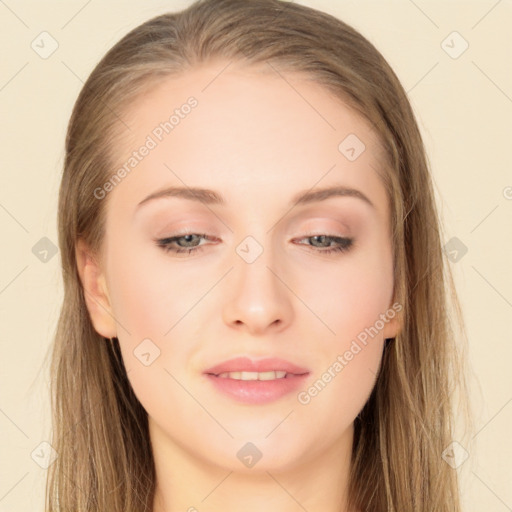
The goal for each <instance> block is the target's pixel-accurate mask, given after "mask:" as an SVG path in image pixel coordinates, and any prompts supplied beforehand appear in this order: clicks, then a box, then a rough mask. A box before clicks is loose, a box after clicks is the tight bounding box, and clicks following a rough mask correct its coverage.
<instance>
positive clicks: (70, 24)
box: [0, 0, 512, 512]
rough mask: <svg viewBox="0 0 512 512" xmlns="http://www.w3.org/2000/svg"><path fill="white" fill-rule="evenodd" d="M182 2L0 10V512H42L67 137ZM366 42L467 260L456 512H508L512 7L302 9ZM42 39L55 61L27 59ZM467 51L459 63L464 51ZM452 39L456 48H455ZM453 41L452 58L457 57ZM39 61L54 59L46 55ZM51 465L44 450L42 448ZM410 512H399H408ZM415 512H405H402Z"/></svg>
mask: <svg viewBox="0 0 512 512" xmlns="http://www.w3.org/2000/svg"><path fill="white" fill-rule="evenodd" d="M188 3H189V2H188V1H177V0H170V1H166V2H165V1H153V2H144V1H142V0H140V1H135V0H131V1H123V2H121V1H119V2H117V1H116V2H114V1H109V2H107V1H102V2H100V1H99V0H92V1H89V2H87V1H85V0H76V1H75V0H73V1H67V2H55V1H53V2H50V1H47V2H38V1H36V0H32V1H15V0H5V1H1V2H0V20H1V21H0V44H1V47H2V49H3V51H2V54H3V55H2V62H3V64H2V67H1V69H0V108H1V109H2V110H1V113H2V114H1V115H2V117H1V119H2V121H1V123H0V124H1V127H0V129H1V140H2V151H1V153H0V159H1V166H0V172H1V173H2V175H1V184H2V188H1V190H0V227H1V233H2V251H1V258H2V264H1V267H0V315H1V361H2V365H1V370H0V371H1V374H0V378H1V394H0V428H1V433H2V435H1V438H0V444H1V453H2V455H1V460H2V464H1V469H0V512H7V511H9V512H12V511H20V512H21V511H30V512H34V511H42V510H43V492H44V481H45V470H44V469H42V468H41V467H40V466H39V465H38V464H36V462H35V461H34V460H33V459H32V458H31V454H32V453H33V452H34V450H35V452H34V459H35V460H37V454H38V453H39V454H41V453H43V452H41V449H42V448H41V447H39V445H40V443H41V442H43V441H45V440H48V439H49V432H50V419H49V418H50V416H49V411H50V405H49V397H48V389H47V373H46V372H47V368H46V367H45V366H43V364H44V357H45V354H46V352H47V350H48V347H49V346H50V343H51V342H52V336H53V332H54V329H55V325H56V322H57V317H58V313H59V308H60V301H61V300H62V291H61V282H60V272H59V255H58V254H56V255H54V256H53V257H50V256H51V253H50V254H49V255H48V261H47V262H43V261H41V260H40V259H39V258H38V257H36V255H35V254H34V253H33V252H32V248H33V247H34V246H35V244H36V243H38V242H39V241H40V239H41V238H43V237H47V238H48V239H49V240H51V241H52V242H53V243H54V244H57V232H56V205H57V193H58V186H59V179H60V173H61V169H62V163H63V147H64V137H65V129H66V125H67V122H68V119H69V115H70V112H71V108H72V106H73V103H74V101H75V99H76V96H77V94H78V92H79V90H80V88H81V86H82V82H83V81H84V80H85V79H86V77H87V76H88V74H89V73H90V72H91V70H92V68H93V66H94V65H95V63H96V62H97V61H98V60H99V59H100V57H101V56H102V55H103V54H104V53H105V51H106V50H107V49H108V48H110V47H111V46H112V45H113V44H114V43H115V42H116V41H117V40H118V39H119V38H120V37H121V36H123V35H124V34H125V33H126V32H127V31H128V30H130V29H131V28H133V27H135V26H136V25H138V24H140V23H141V22H143V21H145V20H147V19H149V18H150V17H152V16H155V15H157V14H161V13H164V12H167V11H170V10H177V9H180V8H182V7H185V6H186V5H188ZM300 3H303V4H305V5H310V6H312V7H316V8H319V9H321V10H325V11H327V12H329V13H331V14H334V15H336V16H338V17H340V18H341V19H342V20H344V21H346V22H347V23H349V24H351V25H353V26H354V27H355V28H356V29H358V30H360V31H361V32H362V33H363V34H364V35H365V36H366V37H367V38H368V39H369V40H370V41H372V42H373V43H374V44H375V45H376V47H377V48H378V49H379V50H380V51H381V52H382V53H383V55H384V57H386V58H387V60H388V62H389V63H390V64H391V66H392V67H393V69H394V70H395V72H396V73H397V75H398V76H399V78H400V80H401V81H402V83H403V85H404V87H405V89H406V90H407V91H408V93H409V97H410V100H411V102H412V105H413V108H414V109H415V112H416V114H417V118H418V121H419V123H420V127H421V130H422V133H423V135H424V139H425V143H426V145H427V149H428V152H429V157H430V161H431V165H432V172H433V175H434V180H435V185H436V190H437V194H438V200H439V204H440V207H441V211H442V214H443V217H444V222H445V242H448V240H449V239H451V238H452V237H457V238H458V239H459V240H460V241H461V242H462V243H463V244H464V245H465V246H467V248H468V251H467V253H466V254H465V255H464V256H463V257H462V258H461V259H460V260H459V261H458V262H455V263H451V265H452V268H453V269H454V272H455V277H456V279H457V286H458V290H459V293H460V296H461V299H462V304H463V307H464V311H465V317H466V321H467V329H468V335H469V342H470V359H471V364H472V367H473V372H474V375H475V377H474V381H473V384H472V396H473V398H474V406H475V412H476V420H475V421H476V433H475V436H474V439H473V441H474V444H475V447H474V448H472V449H471V451H470V454H469V455H470V456H469V459H468V460H467V461H466V462H465V463H464V464H463V465H462V466H461V467H460V468H459V470H458V471H460V472H461V475H462V478H463V493H464V502H465V509H464V510H465V511H467V512H473V511H474V512H480V511H481V510H492V511H495V512H502V511H503V512H504V511H507V510H512V486H510V483H511V482H512V441H511V439H510V432H511V425H512V376H511V375H512V373H511V371H510V363H511V356H512V343H511V342H512V327H511V322H510V319H511V317H512V315H511V313H512V273H511V271H510V264H511V262H512V172H511V169H512V165H511V164H512V157H511V153H510V147H511V145H512V144H511V143H512V140H511V135H512V133H511V131H512V130H511V127H512V71H511V69H512V68H511V64H510V63H511V62H512V43H511V40H510V27H511V26H512V5H511V2H510V1H495V0H489V1H483V0H482V1H471V2H469V1H468V2H455V1H443V2H441V1H430V0H415V1H414V2H413V1H412V0H410V1H409V0H402V1H395V2H382V1H381V2H379V1H377V0H374V1H364V2H363V1H357V2H356V1H353V2H351V1H334V0H330V1H327V0H308V1H302V2H300ZM42 31H47V32H49V33H50V34H51V36H52V37H53V38H54V39H55V40H56V41H57V42H58V45H59V46H58V49H57V50H56V51H55V53H53V54H52V55H51V56H49V57H48V58H47V59H43V58H41V57H40V56H39V55H38V54H37V53H36V52H35V51H34V50H33V49H32V48H31V43H32V41H34V40H36V43H37V42H38V41H40V39H38V36H39V34H40V33H41V32H42ZM453 31H457V32H458V33H459V34H460V35H461V36H462V38H463V39H464V40H465V41H467V43H468V44H469V47H468V49H467V50H466V51H465V52H464V53H462V54H461V55H460V56H458V58H452V57H451V56H450V55H449V54H448V53H447V52H446V51H445V49H448V48H446V44H448V45H449V46H451V47H452V48H451V49H448V50H449V51H450V52H452V54H453V52H459V51H460V50H461V49H462V48H463V47H462V45H463V44H464V41H463V40H462V39H457V36H453V35H451V36H450V37H449V38H448V39H447V42H446V43H445V44H444V45H442V42H443V41H444V40H445V39H446V38H447V37H448V36H449V35H450V34H451V33H452V32H453ZM454 37H455V38H454ZM452 41H453V42H452ZM46 48H49V46H48V45H47V46H46ZM43 450H44V448H43ZM404 512H406V511H404ZM407 512H408V511H407Z"/></svg>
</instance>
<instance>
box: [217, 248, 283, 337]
mask: <svg viewBox="0 0 512 512" xmlns="http://www.w3.org/2000/svg"><path fill="white" fill-rule="evenodd" d="M250 243H251V242H248V244H249V246H250ZM253 248H254V247H253ZM265 252H266V251H264V253H263V254H261V255H260V256H259V257H258V258H257V259H256V260H254V261H253V263H246V262H245V261H241V262H240V263H239V264H237V268H236V271H235V272H233V273H232V276H231V279H230V282H229V285H228V286H230V287H231V288H230V289H229V291H228V294H227V296H228V297H229V298H228V300H227V301H226V303H225V304H224V310H223V317H224V322H225V323H226V324H227V325H230V326H231V327H236V328H237V329H241V328H242V327H245V328H246V329H247V330H249V331H250V332H252V333H253V334H256V333H262V332H265V331H266V330H267V329H270V328H272V329H276V328H282V327H284V326H285V325H286V324H287V323H288V322H289V321H290V319H291V317H292V313H293V312H292V308H291V304H290V299H289V297H288V291H287V288H286V286H284V285H283V283H282V280H281V279H280V278H278V276H277V274H276V272H274V271H273V270H271V268H270V267H269V266H268V265H267V263H269V262H268V259H269V257H270V254H269V253H268V252H267V253H266V254H265Z"/></svg>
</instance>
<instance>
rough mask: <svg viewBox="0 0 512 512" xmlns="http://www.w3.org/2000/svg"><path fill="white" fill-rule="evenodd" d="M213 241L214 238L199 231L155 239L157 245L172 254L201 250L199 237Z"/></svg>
mask: <svg viewBox="0 0 512 512" xmlns="http://www.w3.org/2000/svg"><path fill="white" fill-rule="evenodd" d="M201 238H203V239H205V240H210V241H213V240H214V239H213V238H211V237H209V236H208V235H205V234H200V233H184V234H181V235H176V236H171V237H168V238H162V239H159V240H156V243H157V245H158V246H159V247H162V249H163V250H164V251H165V252H172V253H174V254H181V253H188V254H191V253H193V252H199V251H202V250H203V247H202V245H204V244H202V245H199V241H200V239H201Z"/></svg>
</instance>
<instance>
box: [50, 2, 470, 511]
mask: <svg viewBox="0 0 512 512" xmlns="http://www.w3.org/2000/svg"><path fill="white" fill-rule="evenodd" d="M440 229H441V228H440V222H439V219H438V214H437V210H436V206H435V201H434V194H433V189H432V183H431V177H430V174H429V170H428V165H427V160H426V156H425V150H424V147H423V143H422V140H421V136H420V133H419V130H418V127H417V124H416V121H415V119H414V116H413V113H412V111H411V107H410V104H409V102H408V99H407V96H406V94H405V92H404V90H403V88H402V86H401V85H400V83H399V81H398V79H397V77H396V76H395V74H394V73H393V71H392V70H391V69H390V67H389V65H388V64H387V63H386V62H385V60H384V59H383V57H382V56H381V55H380V53H379V52H378V51H377V50H376V49H375V48H374V47H373V46H372V45H371V44H370V43H369V42H368V41H367V40H366V39H365V38H364V37H363V36H362V35H360V34H359V33H358V32H356V31H355V30H354V29H352V28H351V27H349V26H348V25H346V24H345V23H343V22H341V21H339V20H337V19H335V18H333V17H331V16H329V15H327V14H324V13H321V12H319V11H316V10H313V9H311V8H307V7H304V6H300V5H297V4H294V3H286V2H281V1H279V0H251V1H242V0H220V1H219V0H217V1H214V0H205V1H199V2H196V3H194V4H193V5H191V6H190V7H189V8H188V9H186V10H184V11H182V12H180V13H175V14H167V15H162V16H158V17H156V18H154V19H152V20H149V21H148V22H146V23H144V24H142V25H141V26H139V27H137V28H135V29H134V30H133V31H131V32H130V33H129V34H128V35H126V36H125V37H124V38H123V39H122V40H121V41H119V42H118V43H117V44H116V45H115V46H114V47H113V48H112V49H111V50H110V51H109V52H108V53H107V55H106V56H105V57H104V58H103V59H102V61H101V62H100V63H99V64H98V65H97V66H96V68H95V69H94V71H93V72H92V74H91V76H90V77H89V78H88V80H87V82H86V83H85V84H84V87H83V89H82V91H81V93H80V95H79V97H78V100H77V102H76V104H75V107H74V111H73V114H72V117H71V120H70V123H69V128H68V135H67V140H66V160H65V168H64V174H63V177H62V183H61V189H60V197H59V242H60V248H61V254H62V266H63V276H64V284H65V298H64V304H63V308H62V312H61V316H60V320H59V324H58V330H57V334H56V340H55V347H54V353H53V361H52V372H53V373H52V374H53V375H54V376H55V379H54V384H53V386H54V388H53V397H54V403H53V408H54V418H53V421H54V439H53V442H52V445H53V447H54V448H55V450H56V451H57V453H58V454H59V457H58V459H57V460H56V462H55V463H54V464H53V465H52V466H51V468H50V475H49V479H48V493H47V494H48V510H51V511H57V510H58V511H69V510H81V511H82V510H83V511H85V510H91V511H93V510H94V511H100V510H102V511H103V510H109V511H134V512H135V511H152V512H164V511H173V512H174V511H176V510H199V511H201V510H210V511H217V510H223V511H227V510H228V511H229V510H240V509H241V508H243V509H244V510H247V511H252V510H254V511H256V510H261V509H262V508H263V507H265V506H266V507H267V508H268V507H269V506H270V508H271V509H272V510H276V511H277V510H279V511H280V512H282V511H292V510H299V509H302V510H309V511H315V510H320V509H322V510H323V511H343V512H356V511H370V510H371V511H412V510H414V511H427V510H429V511H433V510H435V511H436V512H442V511H446V512H448V511H450V512H454V511H459V510H460V504H459V491H458V484H457V475H456V472H455V471H454V469H453V467H452V466H451V465H449V464H447V463H446V460H445V458H444V457H443V453H444V452H445V450H446V449H451V448H450V447H451V446H452V444H451V443H452V442H453V441H454V439H453V413H452V405H453V404H452V402H453V401H452V393H453V391H454V390H455V389H456V387H455V384H457V383H458V384H460V389H461V390H462V391H464V375H463V372H462V364H461V363H460V361H459V360H458V359H457V357H458V353H457V351H458V350H459V347H458V346H457V344H456V341H455V339H454V338H455V336H454V331H453V328H452V325H451V323H450V321H449V317H448V309H447V308H448V306H449V305H450V303H449V301H448V299H449V298H450V297H448V296H447V293H446V290H445V285H448V286H449V287H450V288H449V289H450V290H451V291H452V294H451V298H452V299H453V305H454V306H455V308H454V311H455V312H456V313H458V312H459V309H458V305H457V298H456V295H455V293H454V287H453V283H452V280H451V276H450V272H449V268H448V267H447V268H445V267H444V265H443V263H444V259H443V252H442V247H441V236H440ZM459 317H460V315H459ZM459 317H458V318H459ZM459 322H460V318H459ZM462 396H463V395H462Z"/></svg>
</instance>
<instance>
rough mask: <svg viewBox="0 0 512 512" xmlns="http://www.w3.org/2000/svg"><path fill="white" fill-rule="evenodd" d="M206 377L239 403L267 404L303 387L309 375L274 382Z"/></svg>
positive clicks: (214, 376)
mask: <svg viewBox="0 0 512 512" xmlns="http://www.w3.org/2000/svg"><path fill="white" fill-rule="evenodd" d="M206 376H207V377H208V379H209V380H210V382H211V383H212V384H213V385H214V386H215V388H216V389H217V390H218V391H220V392H221V393H224V394H225V395H227V396H229V397H231V398H233V399H235V400H237V401H238V402H242V403H245V404H267V403H270V402H274V401H276V400H278V399H280V398H282V397H284V396H286V395H288V394H290V393H293V392H294V391H297V390H298V389H299V388H301V387H302V386H303V384H304V381H305V379H306V377H307V376H308V374H307V373H306V374H303V375H291V376H289V377H285V378H283V379H274V380H237V379H230V378H222V377H217V376H216V375H211V374H209V375H206Z"/></svg>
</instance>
